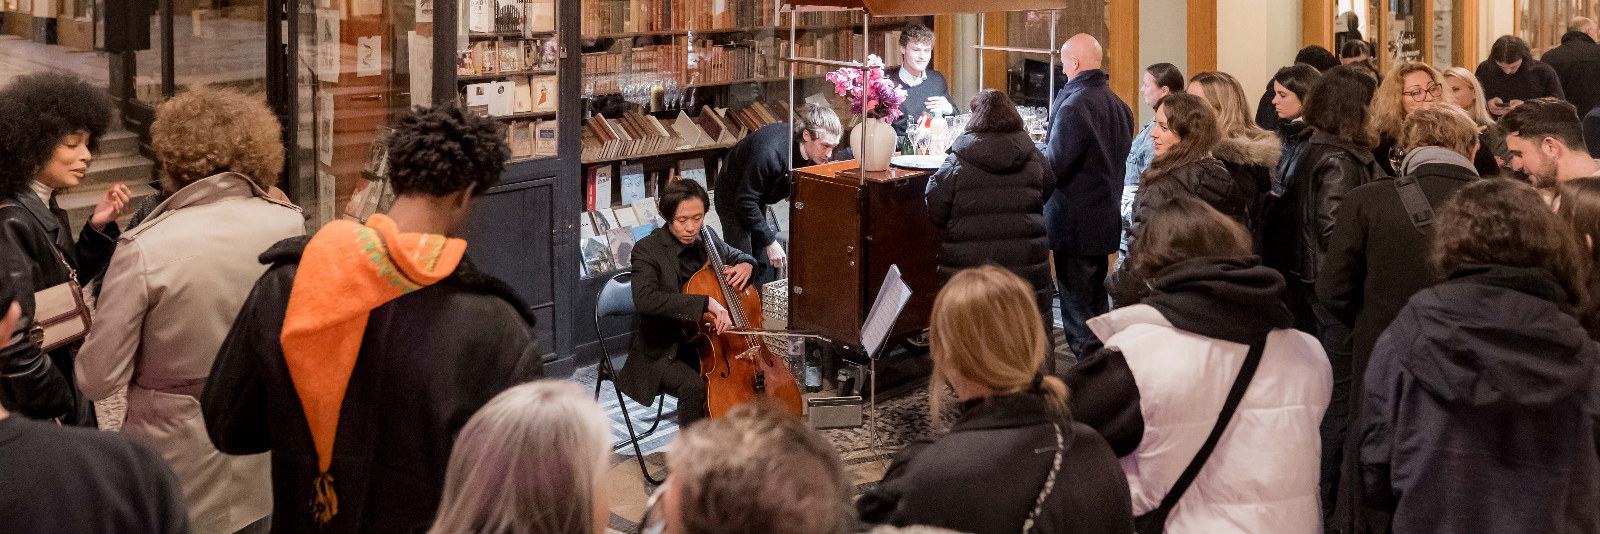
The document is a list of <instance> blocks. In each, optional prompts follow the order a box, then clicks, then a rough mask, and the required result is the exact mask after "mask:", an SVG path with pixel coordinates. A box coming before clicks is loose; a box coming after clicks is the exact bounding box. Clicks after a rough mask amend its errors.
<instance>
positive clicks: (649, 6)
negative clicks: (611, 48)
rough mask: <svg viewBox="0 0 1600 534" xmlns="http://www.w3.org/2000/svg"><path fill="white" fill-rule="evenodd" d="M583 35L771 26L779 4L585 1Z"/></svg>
mask: <svg viewBox="0 0 1600 534" xmlns="http://www.w3.org/2000/svg"><path fill="white" fill-rule="evenodd" d="M582 17H583V26H582V28H581V31H582V35H583V36H585V37H596V36H601V35H604V34H612V33H631V32H668V31H681V30H727V29H734V28H752V27H760V26H766V27H770V26H772V25H774V24H776V23H777V21H778V13H777V5H776V4H775V3H774V2H766V1H758V0H732V1H730V0H621V1H618V0H586V1H584V2H583V14H582Z"/></svg>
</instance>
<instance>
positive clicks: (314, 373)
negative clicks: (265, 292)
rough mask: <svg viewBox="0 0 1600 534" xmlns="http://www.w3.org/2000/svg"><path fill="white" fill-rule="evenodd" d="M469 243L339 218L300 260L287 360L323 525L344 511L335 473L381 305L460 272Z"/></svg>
mask: <svg viewBox="0 0 1600 534" xmlns="http://www.w3.org/2000/svg"><path fill="white" fill-rule="evenodd" d="M466 249H467V242H466V241H463V240H460V239H447V238H445V237H444V236H441V235H433V234H416V233H407V234H402V233H400V230H399V228H398V227H396V226H395V223H394V220H392V219H390V218H389V217H387V216H384V215H381V214H380V215H373V216H372V218H370V219H368V220H367V225H366V226H362V225H360V224H357V223H355V222H352V221H334V222H331V223H328V224H327V225H326V226H323V227H322V229H321V230H319V231H317V234H316V235H315V236H312V238H311V242H310V243H309V244H307V245H306V249H305V253H304V254H303V255H302V256H301V258H300V268H299V271H298V272H297V274H296V275H295V277H294V287H293V288H292V289H290V291H289V306H288V309H287V310H286V311H285V313H284V319H283V334H282V337H281V338H279V340H280V341H281V342H282V343H283V358H284V360H285V361H287V363H288V365H289V378H290V379H291V380H292V381H293V382H294V390H295V393H297V394H299V396H300V404H301V406H302V407H304V409H305V412H306V422H307V423H309V424H310V426H311V440H312V442H313V443H315V445H316V449H317V468H318V471H319V473H320V474H319V475H318V476H317V479H316V480H315V481H314V484H315V486H316V488H315V495H316V497H315V498H314V499H313V501H312V503H311V512H312V514H313V515H314V516H315V519H316V521H317V524H318V525H325V524H327V523H328V521H330V520H332V519H333V516H334V515H336V514H338V513H339V499H338V496H337V495H336V494H335V492H334V489H333V476H332V475H330V474H329V473H328V468H329V466H330V465H331V464H332V462H333V437H334V434H335V431H336V430H337V429H338V428H339V409H340V407H341V406H342V405H343V403H344V394H345V389H346V388H347V387H348V386H349V385H350V373H351V371H352V370H353V369H355V365H356V356H357V355H358V354H360V352H361V338H362V335H363V333H364V332H366V328H367V316H368V314H370V313H371V312H372V310H373V309H374V308H377V307H378V306H382V305H383V304H384V303H386V302H389V301H391V300H394V299H396V298H398V297H400V296H401V295H404V294H406V293H410V292H412V291H416V290H418V289H422V288H423V287H427V286H428V285H431V284H433V283H434V282H438V281H439V280H442V279H444V277H446V276H449V275H450V273H452V272H455V270H456V265H457V264H459V263H460V262H461V256H462V254H463V253H465V252H466Z"/></svg>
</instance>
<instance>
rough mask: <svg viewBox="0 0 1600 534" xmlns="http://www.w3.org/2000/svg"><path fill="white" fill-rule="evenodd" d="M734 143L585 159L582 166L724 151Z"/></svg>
mask: <svg viewBox="0 0 1600 534" xmlns="http://www.w3.org/2000/svg"><path fill="white" fill-rule="evenodd" d="M735 143H738V141H734V142H733V143H727V144H721V145H710V146H702V147H695V148H686V149H683V150H677V149H673V150H662V151H659V152H646V153H643V154H633V155H629V156H620V157H615V158H603V159H586V160H583V164H584V165H591V164H597V163H615V162H618V161H631V160H636V159H649V158H659V157H662V156H671V155H675V154H692V153H695V152H707V151H711V150H721V149H724V148H729V147H732V146H733V145H734V144H735Z"/></svg>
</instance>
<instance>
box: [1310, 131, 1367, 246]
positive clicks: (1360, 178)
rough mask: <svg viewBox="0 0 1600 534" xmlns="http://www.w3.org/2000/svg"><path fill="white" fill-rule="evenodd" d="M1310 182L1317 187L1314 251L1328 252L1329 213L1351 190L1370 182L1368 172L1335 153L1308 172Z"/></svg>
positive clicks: (1360, 165)
mask: <svg viewBox="0 0 1600 534" xmlns="http://www.w3.org/2000/svg"><path fill="white" fill-rule="evenodd" d="M1311 173H1312V174H1311V178H1312V179H1313V180H1315V181H1316V182H1317V184H1318V186H1319V187H1318V194H1317V196H1316V199H1315V202H1316V214H1317V250H1318V251H1319V252H1320V251H1324V250H1328V238H1329V237H1331V236H1333V222H1334V219H1333V213H1334V211H1335V210H1338V209H1339V204H1341V203H1343V202H1344V198H1345V196H1346V195H1349V194H1350V190H1351V189H1355V188H1356V187H1357V186H1360V185H1361V184H1363V183H1366V182H1367V181H1369V180H1371V179H1372V176H1370V175H1371V174H1372V172H1371V170H1369V168H1368V166H1366V165H1362V164H1361V162H1360V161H1357V160H1355V159H1354V158H1351V157H1350V156H1349V155H1348V154H1344V153H1339V154H1334V155H1331V156H1329V157H1327V158H1324V159H1323V160H1322V161H1321V162H1318V163H1317V164H1316V166H1315V167H1312V169H1311Z"/></svg>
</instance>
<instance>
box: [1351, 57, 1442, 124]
mask: <svg viewBox="0 0 1600 534" xmlns="http://www.w3.org/2000/svg"><path fill="white" fill-rule="evenodd" d="M1415 72H1426V73H1428V78H1429V79H1430V80H1432V81H1433V83H1436V84H1439V90H1440V94H1439V98H1438V100H1436V102H1438V103H1441V104H1443V103H1455V98H1454V97H1452V96H1450V86H1448V85H1445V83H1444V76H1443V75H1440V74H1439V71H1438V70H1437V69H1434V68H1433V66H1432V65H1429V64H1427V63H1422V62H1418V61H1409V62H1406V63H1401V64H1400V65H1399V66H1397V67H1395V68H1394V70H1391V71H1389V75H1388V76H1385V77H1384V78H1383V83H1382V84H1380V85H1378V90H1377V92H1374V93H1373V94H1372V106H1371V108H1370V109H1371V111H1370V112H1369V113H1368V114H1367V133H1369V134H1370V135H1371V136H1372V138H1373V139H1382V138H1383V136H1385V135H1387V136H1389V137H1390V138H1394V139H1398V138H1399V137H1400V127H1401V125H1402V124H1404V123H1405V121H1406V104H1405V102H1404V101H1402V100H1401V99H1403V98H1407V97H1406V95H1404V94H1403V93H1404V92H1405V90H1406V76H1409V75H1411V74H1412V73H1415Z"/></svg>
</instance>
